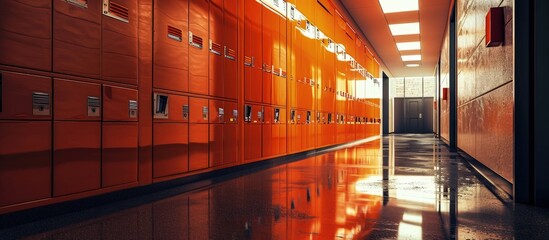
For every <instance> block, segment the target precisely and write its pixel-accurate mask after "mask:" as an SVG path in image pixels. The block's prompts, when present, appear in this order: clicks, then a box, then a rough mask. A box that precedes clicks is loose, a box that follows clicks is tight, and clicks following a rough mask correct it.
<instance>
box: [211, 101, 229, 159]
mask: <svg viewBox="0 0 549 240" xmlns="http://www.w3.org/2000/svg"><path fill="white" fill-rule="evenodd" d="M224 122H225V109H224V105H223V102H222V101H219V100H210V141H209V142H210V156H209V158H210V161H209V163H210V166H212V167H216V166H220V165H222V164H223V158H224V148H223V136H224V135H225V134H224V132H223V129H224V125H225V124H224Z"/></svg>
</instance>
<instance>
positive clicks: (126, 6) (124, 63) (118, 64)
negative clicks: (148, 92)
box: [101, 0, 137, 85]
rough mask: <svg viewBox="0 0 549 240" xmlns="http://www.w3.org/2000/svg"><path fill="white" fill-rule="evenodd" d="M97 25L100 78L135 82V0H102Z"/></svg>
mask: <svg viewBox="0 0 549 240" xmlns="http://www.w3.org/2000/svg"><path fill="white" fill-rule="evenodd" d="M101 27H102V32H101V37H102V40H101V43H102V44H101V69H102V71H103V72H102V77H103V79H104V80H109V81H115V82H120V83H128V84H134V85H137V0H114V1H113V0H104V1H103V21H102V26H101Z"/></svg>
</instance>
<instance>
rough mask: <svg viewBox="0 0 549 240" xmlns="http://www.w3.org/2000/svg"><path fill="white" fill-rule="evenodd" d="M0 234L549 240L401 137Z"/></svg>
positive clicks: (435, 147)
mask: <svg viewBox="0 0 549 240" xmlns="http://www.w3.org/2000/svg"><path fill="white" fill-rule="evenodd" d="M191 187H194V188H196V189H195V190H193V191H191V192H182V191H186V190H184V189H188V188H189V186H186V187H185V188H184V189H183V188H181V189H177V188H176V189H170V190H166V191H163V192H158V193H154V194H150V195H147V196H141V197H139V198H135V199H128V200H126V201H123V202H117V203H114V204H110V205H107V206H101V207H97V208H94V209H89V210H85V211H81V212H75V213H71V214H68V215H65V216H60V217H55V218H52V219H46V220H43V221H40V222H35V223H29V224H26V225H22V226H17V227H15V228H12V229H7V230H0V239H513V238H517V239H546V238H547V236H549V235H548V234H549V211H548V210H547V209H539V208H533V207H529V206H523V205H512V204H504V203H503V202H502V201H500V200H499V199H498V198H496V197H495V196H494V195H493V194H492V193H491V192H490V191H489V190H488V189H487V188H486V187H484V185H482V183H481V182H480V181H479V180H478V179H477V178H476V177H475V175H474V174H473V173H472V172H471V171H470V170H469V169H468V168H467V167H466V165H465V164H464V163H463V161H462V160H461V159H460V158H459V156H457V155H456V154H454V153H450V152H449V151H448V149H447V148H446V146H445V145H444V144H442V142H440V141H439V140H437V139H436V138H434V137H433V136H432V135H396V136H389V137H386V138H383V139H377V140H373V141H370V142H367V143H364V144H361V145H357V146H352V147H348V148H343V149H340V150H337V151H333V152H328V153H325V154H321V155H317V156H314V157H310V158H307V159H304V160H300V161H296V162H292V163H289V164H284V165H279V166H277V167H274V168H269V169H264V170H259V171H255V172H252V173H249V174H246V175H241V174H239V175H238V176H222V177H219V178H218V179H210V180H208V181H202V182H199V183H195V184H194V185H193V186H191Z"/></svg>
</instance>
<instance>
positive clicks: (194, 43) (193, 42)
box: [189, 32, 204, 49]
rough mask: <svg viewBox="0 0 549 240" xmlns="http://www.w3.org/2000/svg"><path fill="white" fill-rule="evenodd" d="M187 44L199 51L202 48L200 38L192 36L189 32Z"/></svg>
mask: <svg viewBox="0 0 549 240" xmlns="http://www.w3.org/2000/svg"><path fill="white" fill-rule="evenodd" d="M189 44H190V45H191V46H193V47H196V48H200V49H202V47H203V46H204V44H203V40H202V38H201V37H199V36H196V35H194V34H193V33H192V32H189Z"/></svg>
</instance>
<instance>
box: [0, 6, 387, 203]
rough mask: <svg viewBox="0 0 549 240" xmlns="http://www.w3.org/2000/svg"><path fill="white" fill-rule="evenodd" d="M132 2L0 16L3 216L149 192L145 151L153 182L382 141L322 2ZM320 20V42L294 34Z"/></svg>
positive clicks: (345, 37) (1, 11) (28, 9)
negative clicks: (66, 201) (105, 195)
mask: <svg viewBox="0 0 549 240" xmlns="http://www.w3.org/2000/svg"><path fill="white" fill-rule="evenodd" d="M137 2H138V1H136V0H117V1H111V0H103V1H85V0H66V1H51V0H22V1H2V2H1V3H0V43H1V44H0V69H1V74H0V132H1V133H2V135H1V137H0V143H1V145H0V212H6V211H11V210H9V207H10V206H15V205H18V204H22V203H30V202H35V201H37V200H48V201H49V200H51V199H54V201H57V200H55V199H59V197H66V196H74V195H78V196H90V195H95V194H99V193H102V192H99V191H97V190H98V189H122V188H127V187H134V186H137V185H138V184H148V183H150V182H145V183H141V182H139V181H140V180H138V179H140V176H141V175H140V174H141V173H142V172H141V171H140V169H141V170H142V169H146V168H145V167H142V166H141V165H140V163H139V160H138V159H140V158H141V155H140V153H141V150H142V149H149V148H151V151H152V153H151V156H152V159H151V160H149V161H150V162H151V163H150V164H151V165H152V167H151V169H150V172H152V173H150V172H149V173H146V174H151V175H152V176H151V178H152V179H151V180H148V181H151V182H153V181H154V182H157V181H163V180H167V179H171V178H176V177H181V176H187V175H190V174H193V173H194V172H200V171H208V170H209V169H215V168H218V167H225V166H234V165H237V164H242V163H245V162H251V161H258V160H262V159H267V158H271V157H274V156H281V155H284V154H289V153H296V152H301V151H304V150H310V149H314V148H318V147H324V146H329V145H333V144H338V143H344V142H349V141H354V140H357V139H361V138H364V137H367V136H371V135H377V134H379V106H378V105H377V104H376V103H374V102H375V100H366V99H364V96H360V95H359V93H360V92H364V91H362V90H361V91H359V90H357V86H358V84H356V81H357V79H362V77H364V76H362V75H363V74H364V72H363V71H362V72H361V71H357V69H358V67H357V63H358V62H360V64H363V66H366V63H365V61H366V60H365V59H366V58H367V57H366V55H367V54H366V50H365V47H364V45H360V44H359V43H360V41H358V42H353V41H351V40H353V39H355V40H356V39H357V35H356V34H353V33H352V32H349V30H348V25H346V24H343V25H341V24H339V22H338V21H341V16H339V15H338V14H337V11H336V10H335V8H334V7H333V6H332V5H330V4H327V0H319V1H318V2H317V1H313V0H303V1H298V3H297V5H295V4H296V3H295V2H294V5H293V6H297V7H299V6H300V4H304V3H307V4H309V5H310V8H311V9H313V10H314V9H316V10H314V11H312V12H308V11H309V10H311V9H309V7H306V8H305V7H301V8H300V11H302V12H303V16H302V17H301V18H300V20H296V19H295V18H291V17H288V16H286V17H283V16H282V15H280V14H277V12H276V11H273V9H272V8H270V7H269V6H268V5H265V1H263V2H260V1H257V0H238V1H236V0H196V1H194V0H192V1H182V0H161V1H149V2H147V1H145V2H144V3H143V4H144V5H143V6H146V5H147V4H148V5H150V6H152V9H150V7H139V6H140V5H138V4H137ZM280 2H281V3H284V1H280ZM262 3H263V4H262ZM321 3H324V5H322V4H321ZM284 4H285V3H284ZM319 4H320V5H319ZM321 5H322V6H324V7H322V6H321ZM302 6H303V5H302ZM138 8H139V9H138ZM143 9H148V10H149V11H150V12H147V11H143ZM242 10H244V11H242ZM287 10H288V11H287V13H289V12H290V10H291V9H287ZM320 10H322V11H324V12H320ZM326 11H328V13H330V14H328V15H326ZM330 11H331V12H330ZM149 13H150V14H149ZM322 14H324V15H322ZM304 16H307V18H305V17H304ZM338 18H339V20H337V19H338ZM138 19H142V20H143V21H142V22H140V24H138ZM316 20H318V28H314V29H321V30H322V32H323V34H324V35H323V36H329V38H319V37H317V35H315V37H311V36H307V35H306V34H304V32H303V30H307V31H311V29H313V28H312V26H314V25H313V23H314V22H317V21H316ZM148 24H149V25H150V26H149V25H148ZM298 25H299V26H298ZM342 26H345V28H342ZM242 27H243V29H242ZM148 28H150V29H153V32H152V33H151V32H147V31H146V29H148ZM330 29H331V30H330ZM345 29H347V30H345ZM315 31H316V30H315ZM147 37H150V39H147ZM137 39H140V40H139V42H138V40H137ZM148 41H150V48H147V47H146V46H148V45H147V42H148ZM336 42H339V43H341V44H340V45H341V46H339V47H337V49H339V50H337V51H336V47H334V46H335V45H337V44H335V43H336ZM239 44H240V46H243V47H242V48H241V49H239ZM343 44H344V45H345V46H343ZM356 44H358V45H356ZM351 45H353V46H351ZM355 45H356V47H355ZM143 46H145V47H143ZM343 49H345V50H343ZM361 51H363V52H361ZM138 53H139V54H138ZM360 53H363V54H360ZM350 55H353V56H357V59H356V61H355V60H353V61H354V62H353V61H350V60H349V59H351V58H347V57H346V56H350ZM147 56H150V59H149V58H148V57H147ZM341 56H343V58H342V57H341ZM360 56H362V58H361V57H360ZM141 57H142V58H141ZM151 60H152V61H151ZM371 63H372V64H373V61H371ZM149 69H150V70H149ZM151 70H152V71H151ZM368 71H372V70H370V69H368ZM149 73H150V75H151V76H150V79H148V78H149V76H146V75H147V74H149ZM238 73H241V74H238ZM142 76H145V77H142ZM143 86H148V87H143ZM151 88H152V90H151ZM138 89H139V91H138ZM143 89H146V90H145V91H143ZM143 96H146V97H143ZM148 96H151V98H150V99H148ZM138 97H139V98H138ZM139 101H141V102H139ZM148 101H150V102H148ZM138 103H139V104H138ZM143 106H146V107H143ZM150 106H152V107H151V108H150V109H149V107H150ZM138 110H139V111H140V112H138ZM149 112H150V115H149V114H148V113H149ZM144 113H147V114H144ZM138 115H139V119H138ZM144 116H146V117H145V118H144ZM149 122H150V125H151V126H149ZM150 129H152V130H150ZM149 130H150V131H151V135H150V136H148V135H147V131H149ZM142 138H145V140H144V141H143V146H141V145H140V144H141V143H142V140H141V139H142ZM149 138H150V139H149ZM147 142H151V145H150V146H149V145H147ZM141 147H143V148H141ZM145 152H146V151H145ZM143 158H144V159H146V158H147V157H143ZM113 187H116V188H113ZM107 191H111V190H107ZM103 192H106V191H103ZM83 193H90V194H83ZM74 198H78V197H74ZM44 202H47V201H44ZM5 209H8V210H5ZM18 209H22V208H18Z"/></svg>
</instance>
